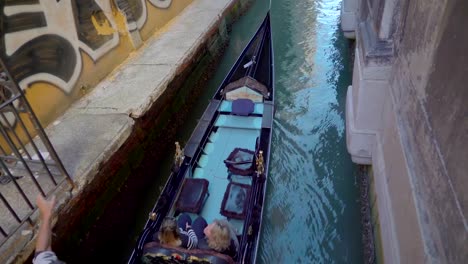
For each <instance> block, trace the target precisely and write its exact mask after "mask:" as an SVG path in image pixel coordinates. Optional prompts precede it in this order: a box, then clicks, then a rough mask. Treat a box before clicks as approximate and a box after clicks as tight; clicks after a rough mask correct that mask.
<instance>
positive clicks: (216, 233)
mask: <svg viewBox="0 0 468 264" xmlns="http://www.w3.org/2000/svg"><path fill="white" fill-rule="evenodd" d="M203 233H205V236H206V240H207V242H208V246H209V247H210V248H212V249H214V250H216V251H220V252H222V251H224V250H226V249H228V248H229V246H230V245H231V230H230V225H229V223H228V222H227V221H226V220H214V221H213V223H211V224H209V225H208V226H206V227H205V229H204V230H203Z"/></svg>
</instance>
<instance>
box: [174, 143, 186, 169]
mask: <svg viewBox="0 0 468 264" xmlns="http://www.w3.org/2000/svg"><path fill="white" fill-rule="evenodd" d="M175 146H176V150H175V155H174V164H175V165H176V166H177V167H180V165H182V162H184V151H183V150H182V149H181V148H180V145H179V142H177V141H176V143H175Z"/></svg>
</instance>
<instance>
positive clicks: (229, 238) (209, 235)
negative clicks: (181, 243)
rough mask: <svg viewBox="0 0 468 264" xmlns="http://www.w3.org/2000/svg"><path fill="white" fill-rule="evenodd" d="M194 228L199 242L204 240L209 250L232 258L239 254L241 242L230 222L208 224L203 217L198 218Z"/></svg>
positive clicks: (219, 221) (215, 221) (217, 221)
mask: <svg viewBox="0 0 468 264" xmlns="http://www.w3.org/2000/svg"><path fill="white" fill-rule="evenodd" d="M193 226H194V230H195V234H196V235H197V237H198V240H199V241H200V240H201V239H204V240H205V242H206V243H207V245H208V247H209V248H211V249H213V250H216V251H218V252H220V253H222V254H226V255H229V256H231V257H234V256H235V255H236V254H237V252H238V248H239V241H238V240H237V236H236V233H235V231H234V228H233V227H232V225H231V224H230V223H229V222H228V221H226V220H219V219H216V220H214V221H213V222H212V223H211V224H207V222H206V220H205V219H204V218H203V217H198V218H197V219H195V221H194V222H193Z"/></svg>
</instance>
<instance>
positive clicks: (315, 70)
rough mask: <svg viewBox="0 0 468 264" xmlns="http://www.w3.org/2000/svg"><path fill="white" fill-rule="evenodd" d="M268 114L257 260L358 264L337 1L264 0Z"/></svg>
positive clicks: (346, 75) (346, 76) (346, 77)
mask: <svg viewBox="0 0 468 264" xmlns="http://www.w3.org/2000/svg"><path fill="white" fill-rule="evenodd" d="M272 2H273V3H272V24H273V34H274V48H275V67H276V68H275V69H276V115H275V127H274V134H273V149H272V157H271V158H272V162H271V163H270V175H269V181H268V193H267V198H266V202H265V203H266V204H265V211H264V222H263V229H262V238H261V247H260V251H259V255H258V259H257V261H258V262H260V263H361V262H362V254H361V252H362V248H361V244H360V239H361V234H360V221H359V220H360V219H359V206H358V201H357V199H358V187H357V184H356V181H355V170H356V167H355V166H354V165H353V164H352V163H351V161H350V158H349V155H348V154H347V152H346V143H345V136H346V135H345V130H344V129H345V125H344V124H345V123H344V122H345V121H344V120H345V119H344V118H345V117H344V109H345V96H346V89H347V86H348V85H349V84H350V83H351V72H350V71H351V70H350V67H349V55H348V44H347V42H346V40H345V39H344V38H343V37H342V35H341V32H340V31H339V16H340V6H341V1H338V0H329V1H326V0H322V1H320V0H315V1H313V0H309V1H307V0H281V1H272Z"/></svg>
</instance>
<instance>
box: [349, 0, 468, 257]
mask: <svg viewBox="0 0 468 264" xmlns="http://www.w3.org/2000/svg"><path fill="white" fill-rule="evenodd" d="M467 12H468V2H467V1H464V0H374V1H367V0H361V1H360V3H359V11H358V12H357V14H356V15H357V19H358V20H357V25H359V26H358V27H357V32H356V39H357V47H356V63H355V69H354V71H355V73H354V77H353V85H352V86H351V87H350V89H349V91H348V98H347V104H348V105H347V120H346V121H347V141H348V150H349V152H350V153H351V155H352V156H353V160H354V161H356V162H358V163H361V162H363V163H365V164H371V165H372V166H373V174H372V176H371V177H372V195H371V196H370V197H371V198H372V199H373V200H372V202H371V203H372V204H373V219H374V223H376V226H375V227H374V233H375V237H376V240H377V252H380V253H378V260H379V262H387V263H422V262H428V263H463V262H464V261H466V259H468V250H467V245H468V224H467V219H466V215H467V213H468V195H467V193H466V190H467V188H468V178H467V177H466V170H467V167H468V164H467V163H466V162H464V161H466V160H467V158H468V116H467V113H468V89H466V83H467V82H468V57H467V56H468V52H467V51H466V47H467V46H468V35H467V34H466V30H465V25H466V24H467V23H468V17H466V14H467ZM359 151H361V152H359ZM360 153H364V154H365V155H364V156H359V155H360Z"/></svg>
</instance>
